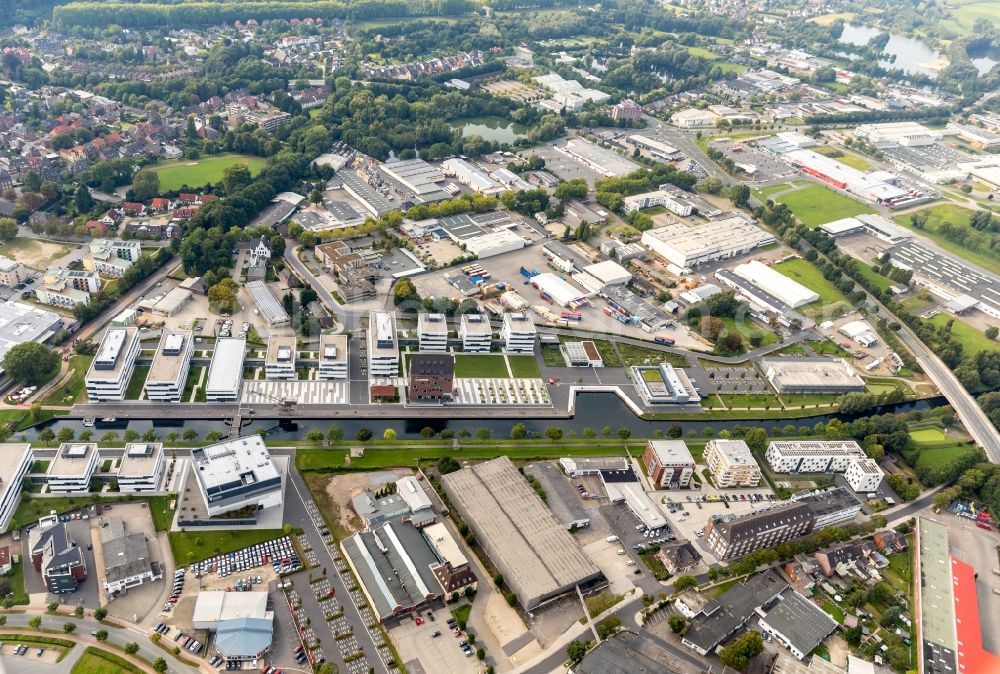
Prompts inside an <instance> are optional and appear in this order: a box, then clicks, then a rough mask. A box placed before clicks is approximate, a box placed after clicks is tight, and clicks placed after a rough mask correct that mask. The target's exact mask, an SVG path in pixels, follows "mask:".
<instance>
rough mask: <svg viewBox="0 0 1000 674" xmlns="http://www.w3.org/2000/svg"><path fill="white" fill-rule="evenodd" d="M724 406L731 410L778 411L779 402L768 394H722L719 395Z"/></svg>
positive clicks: (775, 397)
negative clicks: (757, 409) (760, 409)
mask: <svg viewBox="0 0 1000 674" xmlns="http://www.w3.org/2000/svg"><path fill="white" fill-rule="evenodd" d="M719 397H720V398H722V400H723V402H725V403H726V406H727V407H728V408H730V409H733V408H737V409H739V408H743V409H747V408H751V407H752V408H766V409H771V410H780V409H781V401H780V400H778V396H773V395H769V394H757V393H749V394H748V393H734V394H730V393H723V394H720V395H719Z"/></svg>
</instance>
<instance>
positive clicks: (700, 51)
mask: <svg viewBox="0 0 1000 674" xmlns="http://www.w3.org/2000/svg"><path fill="white" fill-rule="evenodd" d="M687 50H688V54H691V56H700V57H702V58H705V59H709V60H714V59H717V58H721V57H720V56H719V54H716V53H715V52H714V51H709V50H708V49H705V48H704V47H688V48H687Z"/></svg>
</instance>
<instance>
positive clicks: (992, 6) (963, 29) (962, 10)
mask: <svg viewBox="0 0 1000 674" xmlns="http://www.w3.org/2000/svg"><path fill="white" fill-rule="evenodd" d="M948 7H949V8H950V10H951V18H949V19H946V20H944V21H941V22H940V25H941V26H942V27H946V28H951V29H953V30H955V31H956V32H957V33H959V34H966V33H971V32H972V27H973V26H974V25H975V23H976V20H977V19H987V20H989V21H990V23H992V24H993V25H996V24H998V23H1000V6H998V5H997V3H996V2H995V1H994V0H954V1H953V2H950V3H948Z"/></svg>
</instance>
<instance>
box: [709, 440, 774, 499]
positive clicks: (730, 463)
mask: <svg viewBox="0 0 1000 674" xmlns="http://www.w3.org/2000/svg"><path fill="white" fill-rule="evenodd" d="M704 458H705V463H706V465H708V469H709V470H711V471H712V478H713V479H714V480H715V486H717V487H756V486H757V485H758V484H760V477H761V476H760V466H758V465H757V461H755V460H754V458H753V453H752V452H751V451H750V448H749V447H748V446H747V443H745V442H743V441H742V440H712V441H710V442H709V443H708V444H707V445H706V446H705V454H704Z"/></svg>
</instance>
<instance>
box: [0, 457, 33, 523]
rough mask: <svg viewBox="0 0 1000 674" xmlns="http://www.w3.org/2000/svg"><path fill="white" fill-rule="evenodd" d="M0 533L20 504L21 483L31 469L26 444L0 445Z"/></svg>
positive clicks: (31, 459) (30, 458) (31, 460)
mask: <svg viewBox="0 0 1000 674" xmlns="http://www.w3.org/2000/svg"><path fill="white" fill-rule="evenodd" d="M0 454H2V455H3V457H4V460H3V461H0V531H6V530H7V525H9V524H10V519H11V517H13V516H14V511H15V510H17V506H18V505H19V504H20V503H21V481H22V480H24V476H25V475H27V474H28V471H29V470H30V469H31V464H32V462H33V461H34V455H33V454H32V452H31V445H29V444H27V443H5V444H0Z"/></svg>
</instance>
